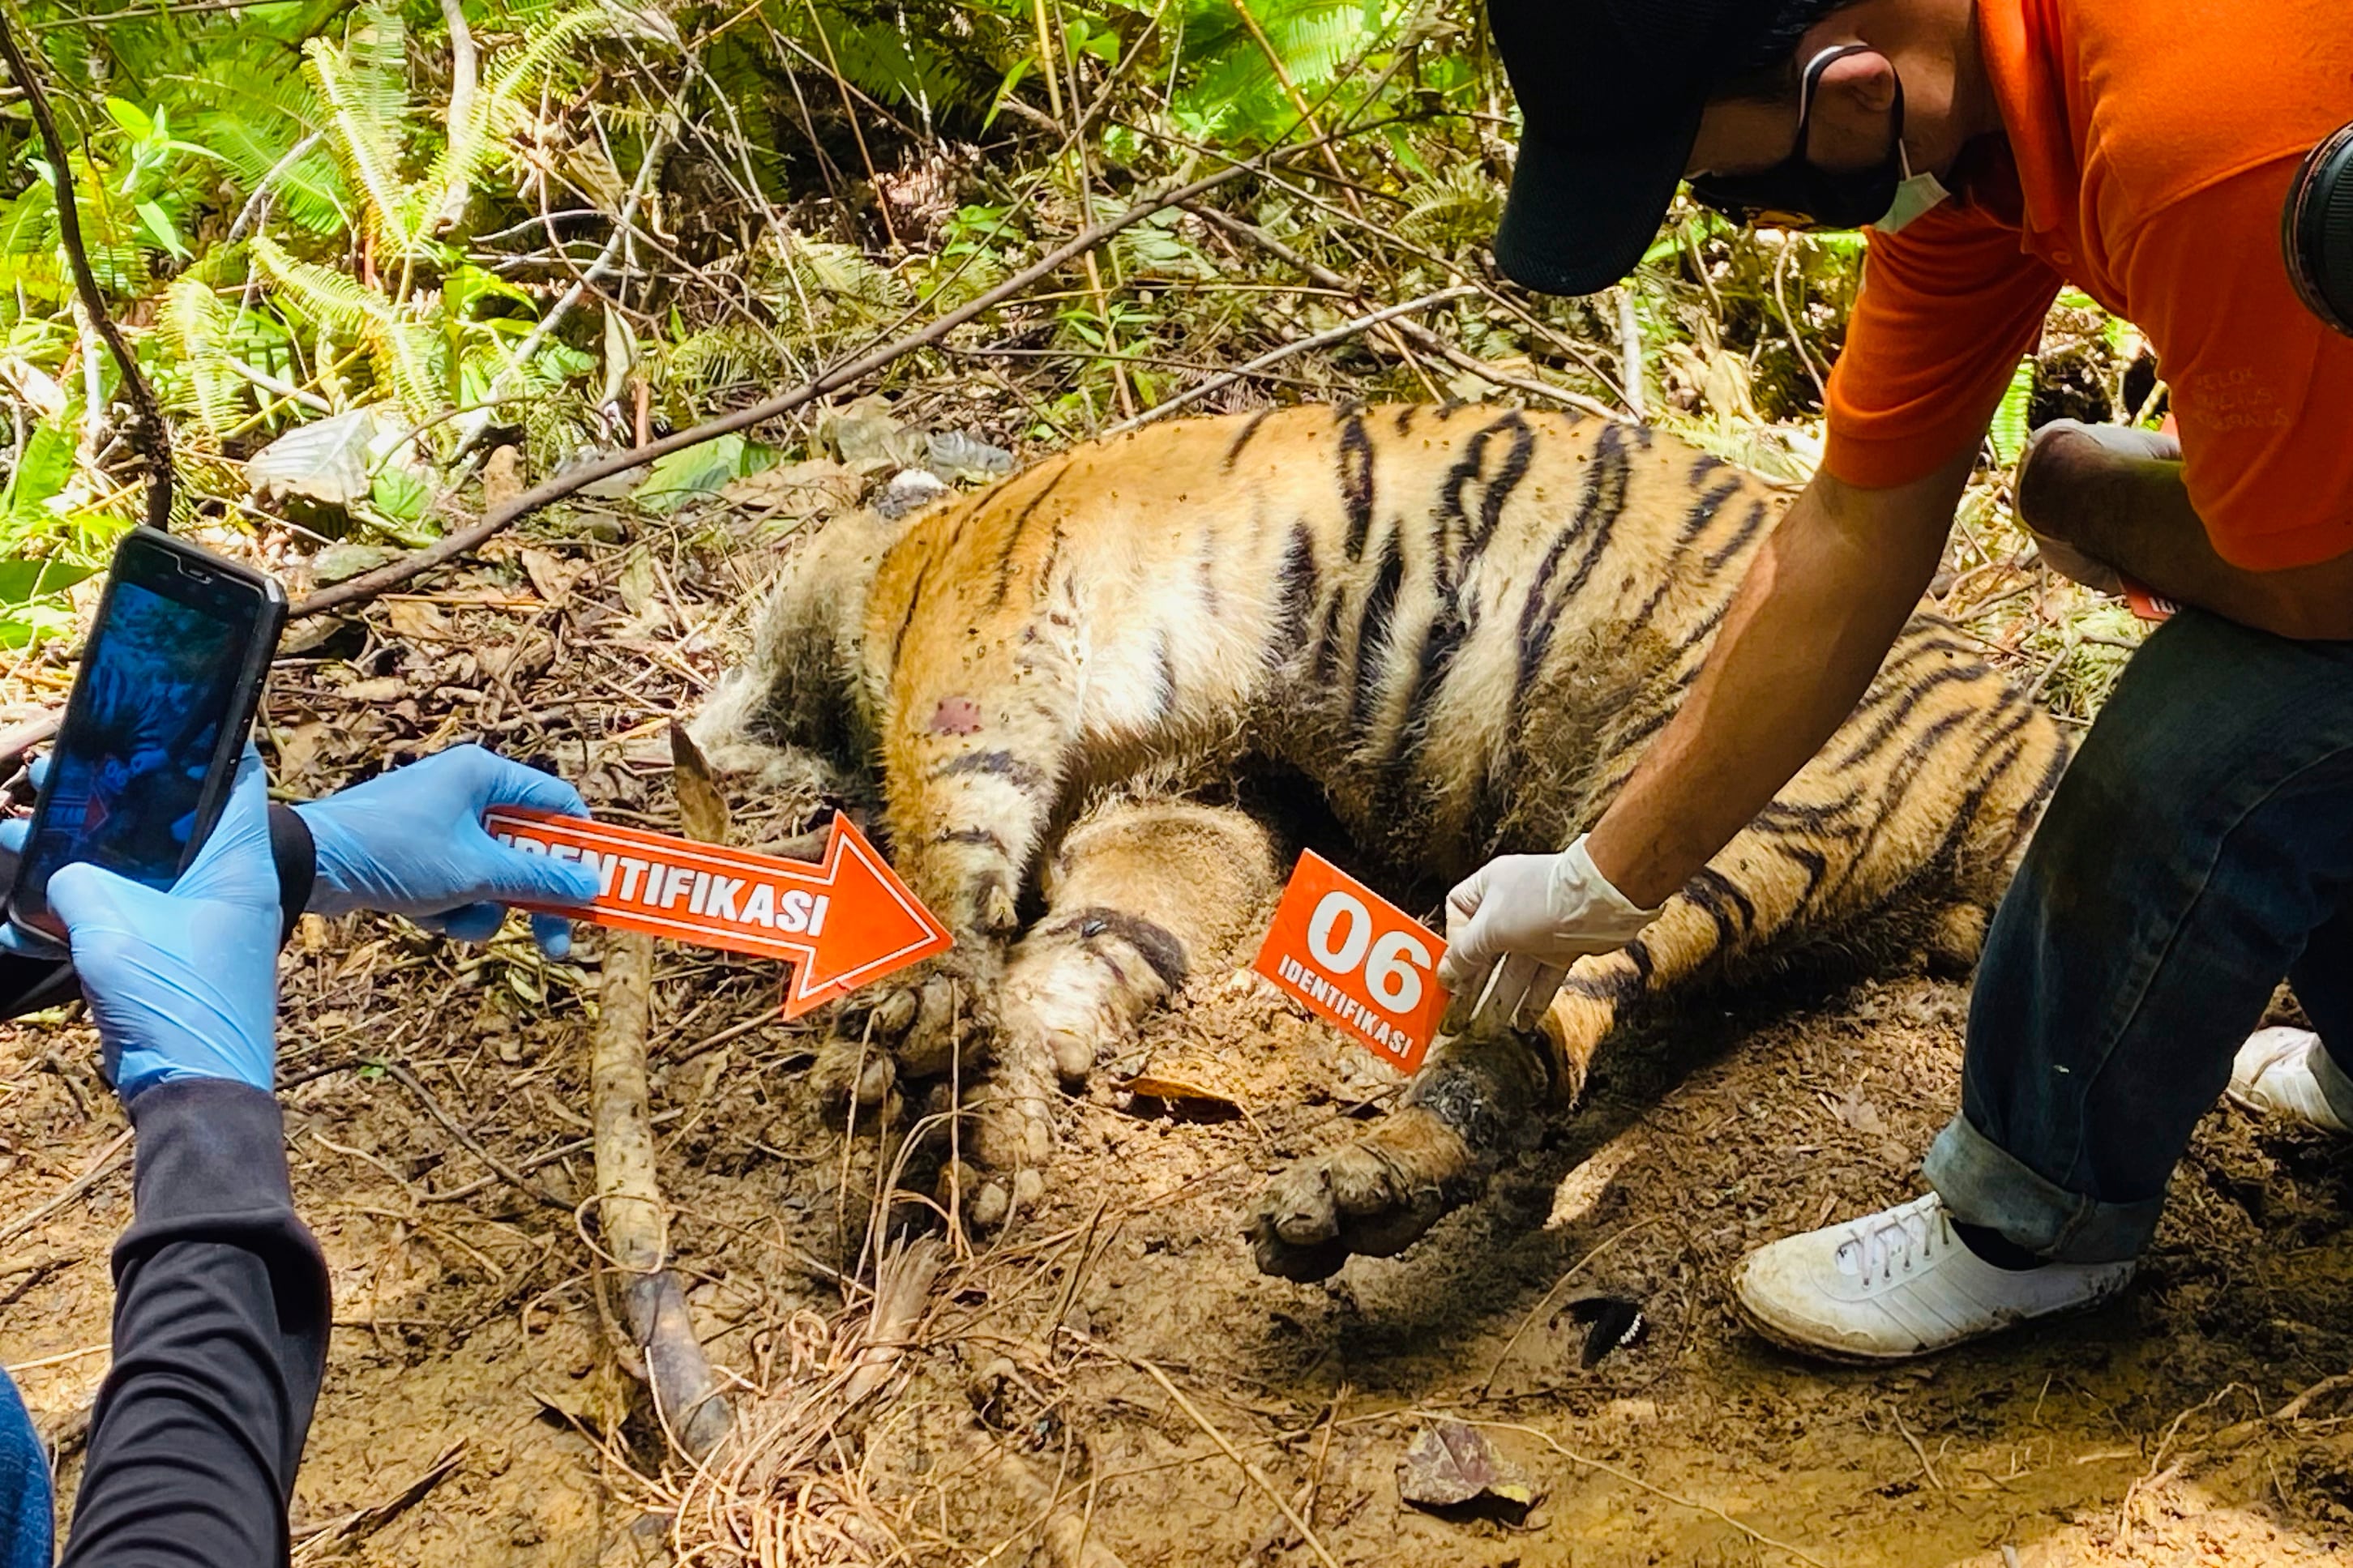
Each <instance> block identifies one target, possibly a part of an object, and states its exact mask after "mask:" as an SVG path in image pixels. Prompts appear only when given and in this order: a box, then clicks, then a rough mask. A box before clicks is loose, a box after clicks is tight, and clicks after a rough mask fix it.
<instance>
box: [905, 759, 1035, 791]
mask: <svg viewBox="0 0 2353 1568" xmlns="http://www.w3.org/2000/svg"><path fill="white" fill-rule="evenodd" d="M962 773H987V774H989V775H991V776H992V777H996V778H1001V779H1003V780H1004V781H1005V782H1006V783H1008V784H1011V785H1012V786H1013V787H1014V788H1015V789H1018V790H1019V791H1021V792H1022V793H1023V794H1024V795H1034V794H1036V793H1037V792H1038V791H1039V790H1041V789H1044V788H1045V787H1046V770H1045V769H1043V768H1041V767H1039V765H1038V764H1037V763H1032V762H1025V761H1024V760H1023V759H1021V758H1019V757H1017V756H1015V755H1014V754H1013V753H1012V752H1007V751H994V752H964V753H963V754H962V755H960V756H955V757H951V758H949V759H948V760H947V761H946V762H944V763H941V764H940V765H939V766H938V767H936V768H934V769H933V770H932V777H934V778H935V779H947V778H955V777H956V776H957V775H959V774H962Z"/></svg>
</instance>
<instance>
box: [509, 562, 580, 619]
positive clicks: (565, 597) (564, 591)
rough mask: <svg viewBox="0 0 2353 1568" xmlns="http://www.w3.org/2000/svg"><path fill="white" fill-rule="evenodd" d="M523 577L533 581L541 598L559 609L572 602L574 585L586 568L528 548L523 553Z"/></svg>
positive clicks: (533, 585) (534, 587)
mask: <svg viewBox="0 0 2353 1568" xmlns="http://www.w3.org/2000/svg"><path fill="white" fill-rule="evenodd" d="M522 570H523V575H525V576H527V577H529V578H530V579H531V585H532V587H533V589H534V590H536V591H537V592H538V594H539V596H540V597H541V598H543V599H545V600H546V601H547V602H548V603H549V604H551V605H554V606H555V607H556V608H557V609H559V610H560V609H562V608H563V607H564V606H565V605H567V604H570V603H571V602H572V584H575V583H576V582H578V581H579V579H580V574H581V573H582V572H583V571H584V570H586V568H585V567H584V566H583V565H582V564H580V563H575V562H568V561H565V560H564V559H562V558H561V557H559V556H555V555H551V554H549V553H548V552H546V551H544V550H533V549H531V548H529V547H528V546H526V547H525V548H524V549H523V551H522Z"/></svg>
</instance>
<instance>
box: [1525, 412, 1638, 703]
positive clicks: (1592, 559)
mask: <svg viewBox="0 0 2353 1568" xmlns="http://www.w3.org/2000/svg"><path fill="white" fill-rule="evenodd" d="M1625 428H1626V427H1625V426H1622V425H1612V426H1609V428H1607V429H1605V430H1603V431H1602V432H1601V434H1600V436H1599V437H1598V438H1596V439H1595V441H1594V443H1593V467H1592V469H1591V471H1590V472H1589V473H1588V475H1587V476H1586V483H1585V496H1584V499H1583V500H1582V501H1581V502H1580V504H1579V506H1578V509H1577V510H1578V520H1577V531H1579V532H1583V533H1584V534H1585V553H1584V555H1583V556H1582V557H1581V558H1580V559H1579V560H1578V561H1577V570H1576V571H1574V572H1572V573H1571V574H1569V577H1568V581H1567V582H1566V583H1564V584H1561V585H1560V587H1559V589H1558V590H1557V591H1556V592H1555V593H1554V594H1553V595H1551V599H1550V602H1549V603H1547V604H1546V606H1545V611H1544V626H1543V630H1542V631H1541V633H1540V634H1539V635H1538V637H1537V641H1538V644H1539V650H1538V653H1537V658H1539V659H1541V658H1543V650H1544V649H1547V648H1549V647H1551V646H1552V634H1553V629H1554V628H1555V627H1556V626H1558V625H1559V624H1560V616H1561V612H1562V611H1563V610H1565V609H1567V607H1568V604H1569V601H1570V600H1572V599H1574V598H1576V597H1577V594H1578V593H1579V592H1580V591H1581V590H1582V589H1583V588H1584V586H1585V584H1586V583H1587V582H1588V580H1589V579H1590V578H1591V577H1592V576H1593V573H1594V569H1595V568H1596V567H1598V566H1599V565H1600V564H1601V558H1602V556H1603V555H1604V554H1605V553H1606V552H1608V551H1609V541H1610V537H1611V535H1613V534H1614V533H1615V532H1616V531H1617V528H1618V520H1619V519H1620V518H1621V517H1624V516H1625V515H1626V501H1627V498H1628V496H1629V494H1630V491H1631V488H1632V487H1631V484H1630V481H1631V479H1632V478H1633V471H1634V468H1633V463H1632V461H1631V460H1630V458H1628V457H1627V454H1626V443H1625V439H1624V437H1623V436H1622V435H1621V434H1620V432H1622V431H1623V430H1624V429H1625ZM1588 524H1589V527H1588Z"/></svg>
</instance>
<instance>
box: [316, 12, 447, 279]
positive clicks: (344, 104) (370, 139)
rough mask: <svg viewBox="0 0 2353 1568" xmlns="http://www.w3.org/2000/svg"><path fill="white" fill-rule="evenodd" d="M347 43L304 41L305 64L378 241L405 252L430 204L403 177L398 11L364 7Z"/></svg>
mask: <svg viewBox="0 0 2353 1568" xmlns="http://www.w3.org/2000/svg"><path fill="white" fill-rule="evenodd" d="M360 15H361V21H360V24H359V26H355V27H354V28H353V30H352V35H351V37H352V41H351V44H350V46H349V47H347V48H339V47H336V46H335V45H334V44H333V43H332V41H330V40H329V39H326V38H323V37H319V38H312V39H311V40H309V41H308V42H307V43H305V44H304V45H303V46H302V57H303V67H304V70H305V72H306V74H307V75H308V76H309V78H310V80H311V86H312V87H313V88H314V89H317V91H318V94H319V99H320V101H321V102H322V104H323V105H324V106H325V107H326V109H327V110H328V116H329V118H328V126H329V131H330V135H331V138H332V141H333V142H334V143H335V151H336V153H337V155H338V156H339V157H340V158H341V160H342V162H343V173H344V175H345V177H346V178H348V179H349V180H350V181H351V183H352V184H353V187H354V189H356V190H357V191H359V192H360V193H362V194H363V195H364V196H365V198H366V200H365V205H364V211H363V213H362V219H363V222H364V226H365V228H366V230H367V232H368V233H370V234H372V235H373V236H374V237H375V239H376V241H377V243H378V244H379V245H380V246H382V247H385V248H386V249H388V250H390V251H391V252H392V253H393V254H394V255H396V256H406V255H407V254H409V253H410V252H411V251H412V250H413V249H414V248H415V247H416V244H417V240H418V238H420V237H421V236H422V232H423V215H424V208H425V206H426V204H425V202H424V201H422V200H421V199H420V198H419V194H418V192H417V189H416V187H414V186H413V185H411V184H408V183H407V182H406V181H405V180H404V179H403V178H402V177H401V173H400V166H401V163H402V156H403V153H404V152H405V149H406V141H407V132H408V125H407V121H408V115H409V108H408V98H407V91H406V85H405V81H404V76H403V73H404V72H405V71H406V56H405V40H406V31H405V29H404V28H403V27H402V26H401V22H400V16H399V14H398V13H397V12H396V11H391V10H387V9H384V8H381V7H378V6H374V5H371V6H368V7H367V8H365V9H364V10H363V11H362V12H361V14H360Z"/></svg>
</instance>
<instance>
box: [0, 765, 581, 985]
mask: <svg viewBox="0 0 2353 1568" xmlns="http://www.w3.org/2000/svg"><path fill="white" fill-rule="evenodd" d="M46 774H47V759H46V758H44V759H43V760H42V761H41V762H37V763H34V764H33V768H32V780H33V784H34V786H35V787H36V788H38V787H39V786H40V785H41V784H42V783H43V781H44V779H45V777H46ZM493 805H521V806H529V807H533V808H535V809H538V810H541V811H552V812H556V813H559V814H561V815H563V816H587V815H588V809H587V807H586V805H584V804H583V803H582V802H581V799H580V794H579V792H578V791H577V790H575V789H574V788H573V787H572V786H571V785H570V784H565V782H564V781H563V780H562V779H558V778H554V777H551V776H550V775H548V774H546V773H541V772H539V771H538V770H537V769H536V768H530V767H525V766H524V765H523V764H522V763H516V762H511V761H509V760H508V759H506V758H504V757H501V756H499V755H497V754H495V753H494V752H488V751H485V750H484V749H483V748H481V747H480V746H472V745H468V746H453V747H451V748H450V749H449V750H448V751H446V752H436V753H434V754H433V755H432V756H429V757H427V758H425V759H424V760H422V761H421V762H417V763H410V764H409V765H408V766H406V767H405V768H396V769H394V770H393V771H392V772H390V773H384V774H380V775H379V776H377V777H375V778H373V779H370V780H368V781H367V782H366V783H364V784H354V785H353V786H352V787H351V788H349V789H346V790H340V791H337V792H336V793H335V794H333V795H328V796H327V797H326V798H325V799H323V800H316V801H310V802H306V803H304V804H302V805H298V806H296V807H295V808H294V812H295V815H296V816H300V817H301V819H302V823H303V826H306V827H307V828H309V829H310V833H311V843H312V847H313V848H314V850H315V853H316V858H317V862H318V869H317V877H316V879H315V881H313V883H312V884H311V900H310V904H309V909H310V910H311V912H313V913H316V914H322V915H342V914H349V913H351V912H353V910H375V911H376V912H377V913H380V914H397V915H406V916H407V917H408V918H409V919H411V920H414V921H417V923H418V924H419V925H422V926H425V927H427V929H428V930H433V931H442V932H445V933H447V934H448V935H450V936H454V937H456V938H458V939H459V941H461V942H488V941H489V940H490V939H491V936H493V935H494V934H496V932H497V931H498V929H499V927H500V926H501V924H502V923H504V921H505V920H506V913H507V911H506V904H507V903H508V902H509V901H510V900H526V901H529V902H533V903H584V902H586V900H589V899H592V898H594V897H596V876H595V874H594V873H592V872H591V871H589V870H588V869H587V868H586V867H583V866H579V865H575V864H573V863H571V862H568V861H563V860H556V859H554V858H549V857H546V856H540V855H526V854H523V853H522V851H520V850H516V849H512V848H510V847H507V846H505V845H503V844H501V843H500V842H499V841H498V840H497V839H495V838H492V837H491V836H490V834H489V833H488V832H487V831H486V830H485V829H484V828H483V826H482V814H483V813H484V812H485V811H487V810H489V809H490V808H491V806H493ZM28 826H29V825H28V823H27V822H26V819H25V818H22V817H18V818H15V819H13V820H11V821H8V822H5V823H0V849H5V850H7V851H9V852H11V853H15V852H18V851H21V850H22V849H23V847H24V844H25V837H26V832H27V831H28ZM265 831H266V825H265ZM207 843H208V844H209V841H207ZM193 873H194V868H193V867H191V868H190V872H189V873H188V874H190V875H193ZM272 907H273V908H274V907H275V900H274V898H273V905H272ZM532 934H533V936H534V937H535V938H536V939H537V940H538V942H539V945H540V950H541V951H542V952H545V953H546V954H547V955H548V956H549V957H551V958H561V957H563V956H564V955H565V952H569V951H570V948H571V943H572V934H571V924H570V922H569V921H565V919H564V918H563V917H562V916H561V915H546V914H534V915H533V916H532ZM275 945H276V939H275V937H274V936H273V937H272V939H271V946H272V948H273V949H274V948H275ZM29 951H30V950H28V949H27V948H26V947H25V946H24V945H23V942H22V939H21V938H20V936H19V934H18V933H17V932H16V931H15V929H14V928H12V927H0V952H29Z"/></svg>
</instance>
